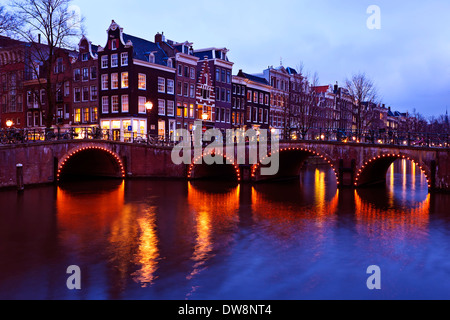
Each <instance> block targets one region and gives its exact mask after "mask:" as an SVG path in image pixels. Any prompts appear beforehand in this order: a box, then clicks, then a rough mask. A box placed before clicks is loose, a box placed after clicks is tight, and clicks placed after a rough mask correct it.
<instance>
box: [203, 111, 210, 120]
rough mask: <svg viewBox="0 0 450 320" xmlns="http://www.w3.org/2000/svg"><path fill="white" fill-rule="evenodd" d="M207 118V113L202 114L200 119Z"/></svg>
mask: <svg viewBox="0 0 450 320" xmlns="http://www.w3.org/2000/svg"><path fill="white" fill-rule="evenodd" d="M208 118H209V116H208V114H207V113H204V114H202V119H203V121H206V120H208Z"/></svg>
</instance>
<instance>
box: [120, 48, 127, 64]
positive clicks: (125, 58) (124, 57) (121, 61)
mask: <svg viewBox="0 0 450 320" xmlns="http://www.w3.org/2000/svg"><path fill="white" fill-rule="evenodd" d="M124 61H125V62H124ZM120 64H121V65H122V66H123V67H124V66H128V52H122V53H121V54H120Z"/></svg>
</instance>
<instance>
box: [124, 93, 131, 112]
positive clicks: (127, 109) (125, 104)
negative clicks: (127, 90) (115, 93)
mask: <svg viewBox="0 0 450 320" xmlns="http://www.w3.org/2000/svg"><path fill="white" fill-rule="evenodd" d="M129 110H130V108H129V103H128V95H123V96H122V112H129Z"/></svg>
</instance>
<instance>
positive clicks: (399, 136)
mask: <svg viewBox="0 0 450 320" xmlns="http://www.w3.org/2000/svg"><path fill="white" fill-rule="evenodd" d="M279 138H280V139H281V140H282V141H285V142H289V141H290V142H295V141H324V142H342V143H361V144H370V145H396V146H412V147H433V148H450V134H449V133H414V132H397V131H381V130H379V131H375V130H364V131H352V130H341V129H321V128H318V129H317V128H314V129H312V130H309V131H308V132H307V133H306V134H301V133H299V132H293V133H291V134H290V135H289V136H285V137H283V136H281V137H279ZM258 139H260V138H259V137H258ZM268 139H269V141H270V140H271V138H270V137H269V138H268ZM64 140H102V141H117V142H124V143H136V144H145V145H153V146H162V147H164V146H165V147H171V146H173V145H174V144H175V142H174V141H173V137H164V136H158V135H149V134H140V133H136V132H127V131H121V130H114V129H113V130H110V129H100V128H98V127H74V128H70V129H61V128H59V129H13V128H11V129H4V130H0V145H8V144H22V143H35V142H43V141H64Z"/></svg>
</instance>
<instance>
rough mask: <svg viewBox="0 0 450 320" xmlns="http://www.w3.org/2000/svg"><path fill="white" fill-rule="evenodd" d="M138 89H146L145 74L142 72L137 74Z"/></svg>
mask: <svg viewBox="0 0 450 320" xmlns="http://www.w3.org/2000/svg"><path fill="white" fill-rule="evenodd" d="M138 89H139V90H147V76H146V75H145V74H143V73H139V75H138Z"/></svg>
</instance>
